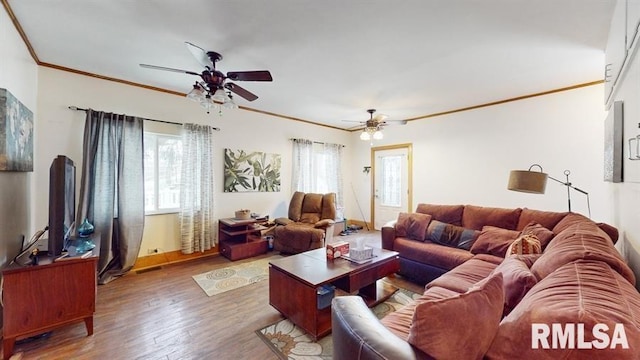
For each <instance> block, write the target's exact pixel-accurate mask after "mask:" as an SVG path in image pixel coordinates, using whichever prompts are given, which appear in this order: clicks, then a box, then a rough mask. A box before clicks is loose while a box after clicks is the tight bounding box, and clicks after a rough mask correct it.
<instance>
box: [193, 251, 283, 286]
mask: <svg viewBox="0 0 640 360" xmlns="http://www.w3.org/2000/svg"><path fill="white" fill-rule="evenodd" d="M279 258H281V256H280V255H276V256H271V257H268V258H264V259H260V260H255V261H251V262H246V263H242V264H238V265H234V266H229V267H225V268H222V269H216V270H211V271H208V272H206V273H204V274H199V275H194V276H192V277H193V280H195V281H196V284H198V285H199V286H200V288H201V289H202V290H203V291H204V292H205V293H206V294H207V295H208V296H213V295H216V294H220V293H223V292H225V291H229V290H233V289H237V288H241V287H243V286H247V285H250V284H255V283H257V282H259V281H262V280H266V279H268V278H269V261H271V260H274V259H279Z"/></svg>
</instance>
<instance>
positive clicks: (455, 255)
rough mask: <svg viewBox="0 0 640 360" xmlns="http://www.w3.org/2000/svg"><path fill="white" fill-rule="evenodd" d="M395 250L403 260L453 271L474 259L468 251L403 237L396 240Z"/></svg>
mask: <svg viewBox="0 0 640 360" xmlns="http://www.w3.org/2000/svg"><path fill="white" fill-rule="evenodd" d="M393 250H394V251H397V252H399V253H400V256H401V257H403V258H407V259H409V260H413V261H416V262H419V263H423V264H429V265H431V266H435V267H438V268H441V269H444V270H451V269H453V268H454V267H456V266H458V265H460V264H462V263H464V262H465V261H467V260H469V259H471V258H472V257H473V255H472V254H471V253H470V252H468V251H467V250H463V249H458V248H451V247H448V246H442V245H440V244H436V243H432V242H431V241H428V240H425V241H424V242H421V241H415V240H411V239H407V238H402V237H399V238H396V241H395V243H394V245H393Z"/></svg>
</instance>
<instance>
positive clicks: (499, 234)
mask: <svg viewBox="0 0 640 360" xmlns="http://www.w3.org/2000/svg"><path fill="white" fill-rule="evenodd" d="M518 236H520V232H519V231H515V230H507V229H502V228H499V227H495V226H484V227H483V228H482V232H480V236H478V239H476V241H475V242H474V243H473V245H472V246H471V249H470V250H471V253H472V254H491V255H495V256H499V257H502V258H503V257H504V256H505V254H506V253H507V249H508V248H509V245H511V244H512V243H513V241H514V240H515V239H517V238H518Z"/></svg>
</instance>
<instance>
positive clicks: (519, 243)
mask: <svg viewBox="0 0 640 360" xmlns="http://www.w3.org/2000/svg"><path fill="white" fill-rule="evenodd" d="M541 253H542V247H541V246H540V240H538V237H537V236H535V235H533V234H522V235H520V236H519V237H518V238H517V239H515V240H514V241H513V243H512V244H511V245H509V248H508V249H507V254H506V255H505V256H509V255H533V254H541Z"/></svg>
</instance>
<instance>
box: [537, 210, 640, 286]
mask: <svg viewBox="0 0 640 360" xmlns="http://www.w3.org/2000/svg"><path fill="white" fill-rule="evenodd" d="M569 216H571V215H567V217H569ZM563 221H564V220H563ZM580 259H585V260H599V261H604V262H605V263H607V264H609V266H611V267H612V268H613V269H614V270H616V271H617V272H618V273H620V274H621V275H622V276H623V277H624V278H625V279H627V280H628V281H629V282H630V283H631V284H634V285H635V281H636V280H635V275H634V274H633V271H631V269H630V268H629V266H627V264H626V263H625V262H624V260H623V259H622V257H621V256H620V253H618V250H616V248H615V247H614V246H613V244H612V243H611V241H610V239H609V236H607V235H606V234H605V233H604V232H603V231H602V230H600V228H599V227H598V226H597V225H596V224H595V223H593V222H592V221H590V220H588V219H587V221H582V222H576V223H574V224H573V225H571V226H570V227H567V228H566V229H565V230H563V231H562V232H560V233H559V234H558V235H556V237H555V238H553V240H552V241H551V242H550V243H549V245H548V246H547V248H546V249H545V250H544V253H543V254H542V255H541V256H540V258H539V259H538V260H537V261H536V262H535V263H534V264H533V266H531V271H532V272H533V273H534V274H535V275H536V277H537V278H538V280H540V279H543V278H545V277H546V276H548V275H549V274H551V273H552V272H554V271H555V270H556V269H558V268H559V267H561V266H563V265H565V264H567V263H570V262H573V261H576V260H580Z"/></svg>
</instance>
